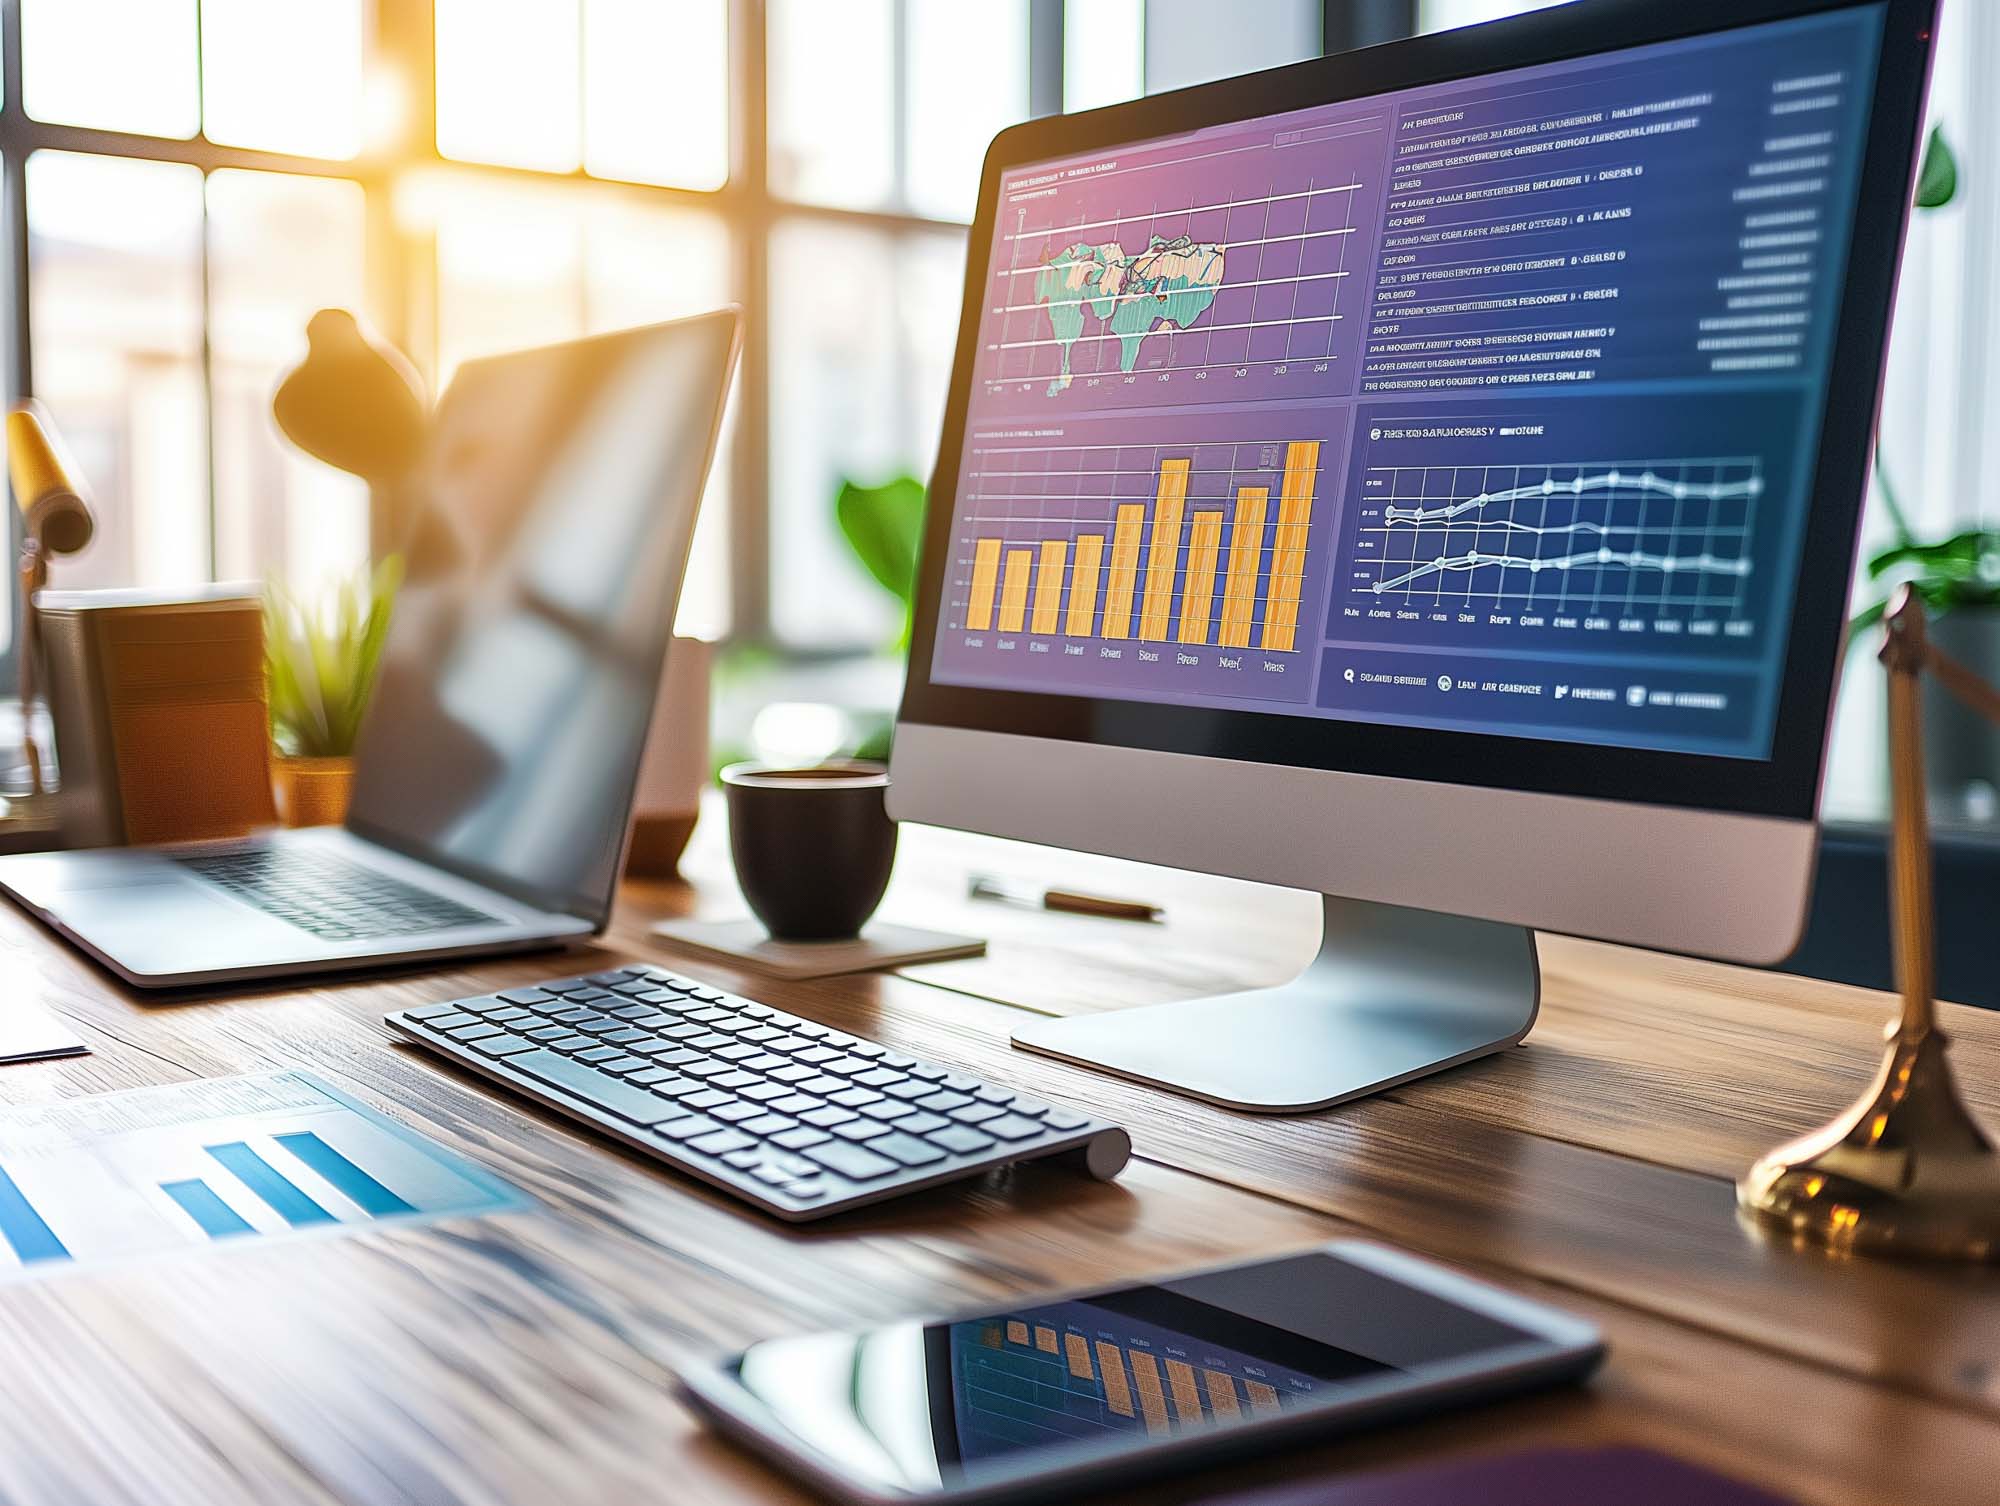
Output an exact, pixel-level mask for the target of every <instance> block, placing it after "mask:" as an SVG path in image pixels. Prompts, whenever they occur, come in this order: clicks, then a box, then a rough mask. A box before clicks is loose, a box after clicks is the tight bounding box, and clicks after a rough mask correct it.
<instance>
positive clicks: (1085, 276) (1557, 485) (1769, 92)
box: [930, 4, 1885, 760]
mask: <svg viewBox="0 0 2000 1506" xmlns="http://www.w3.org/2000/svg"><path fill="white" fill-rule="evenodd" d="M1884 9H1885V7H1884V6H1882V5H1879V4H1877V5H1856V6H1853V7H1850V8H1846V9H1840V10H1832V11H1826V12H1821V13H1816V14H1812V15H1806V16H1798V17H1793V18H1790V19H1786V20H1781V21H1775V22H1770V23H1767V24H1762V25H1756V26H1745V27H1741V28H1738V29H1735V30H1729V31H1721V32H1715V33H1711V34H1708V35H1702V36H1696V37H1687V38H1682V39H1679V40H1674V41H1668V42H1662V43H1656V44H1653V45H1648V46H1642V47H1630V48H1626V49H1624V50H1618V51H1601V52H1597V53H1595V54H1593V55H1590V56H1586V57H1574V58H1570V59H1568V60H1565V61H1561V62H1554V63H1547V64H1542V65H1539V66H1533V67H1524V68H1518V69H1514V70H1512V71H1507V72H1497V73H1488V74H1485V75H1483V76H1479V77H1474V78H1461V79H1458V80H1456V81H1453V82H1449V83H1441V84H1432V85H1426V86H1423V87H1417V88H1410V89H1405V90H1401V91H1398V92H1395V93H1388V94H1379V95H1375V96H1373V97H1365V98H1355V99H1347V100H1343V101H1341V102H1338V103H1329V104H1324V105H1318V106H1314V107H1312V108H1307V109H1299V110H1292V111H1289V112H1287V113H1284V114H1278V115H1269V116H1265V117H1263V118H1259V119H1244V120H1238V121H1236V122H1235V123H1232V124H1226V125H1218V126H1212V127H1209V128H1205V129H1202V130H1198V131H1193V132H1189V133H1186V134H1181V135H1176V136H1169V137H1156V138H1154V139H1150V140H1144V141H1138V142H1132V143H1127V144H1122V145H1118V146H1115V147H1107V148H1104V149H1101V150H1097V151H1092V152H1088V153H1083V154H1078V155H1071V156H1064V157H1059V158H1054V159H1051V160H1046V161H1039V162H1032V163H1019V164H1015V165H1010V166H1008V167H1006V168H1005V169H1004V170H1003V171H1002V172H1001V173H1000V175H999V177H998V202H997V204H994V205H989V206H987V218H986V219H985V220H983V221H982V223H988V222H990V224H991V226H992V235H991V246H990V259H989V260H988V263H987V265H986V268H985V281H984V284H983V286H982V290H981V291H982V302H981V308H980V313H979V318H978V324H977V329H976V346H975V347H974V349H973V350H972V352H971V365H970V379H969V383H968V384H967V388H966V406H965V409H964V422H963V429H962V443H961V445H960V448H959V451H958V455H957V472H956V489H955V492H954V493H953V494H952V512H951V516H950V523H949V539H948V544H947V547H946V548H945V549H944V550H943V552H942V555H943V564H944V577H943V579H942V581H941V583H939V585H938V590H937V609H936V618H935V626H934V630H933V635H932V649H931V660H930V679H931V681H932V682H933V683H934V684H938V685H946V686H962V687H971V688H976V689H981V690H999V691H1026V692H1036V693H1041V694H1044V695H1055V696H1067V697H1087V698H1091V699H1092V700H1094V701H1097V702H1100V703H1101V702H1104V701H1119V702H1151V703H1164V704H1166V705H1170V706H1180V707H1192V708H1204V709H1206V710H1209V711H1218V710H1219V711H1232V712H1252V713H1264V714H1267V715H1271V716H1283V717H1291V718H1321V719H1330V720H1335V721H1346V722H1367V723H1373V724H1378V725H1386V726H1402V727H1409V728H1424V729H1447V730H1454V731H1461V732H1469V733H1481V734H1488V735H1501V736H1509V737H1515V738H1539V739H1554V740H1560V741H1564V742H1572V743H1589V744H1604V745H1618V746H1624V747H1629V748H1635V749H1650V750H1659V751H1664V752H1672V753H1695V754H1706V755H1711V756H1721V757H1728V758H1735V759H1744V760H1754V759H1765V758H1768V757H1770V756H1771V752H1772V744H1773V738H1774V729H1775V728H1776V725H1777V720H1778V708H1779V702H1780V695H1781V691H1782V689H1783V685H1784V678H1785V666H1786V654H1787V646H1788V641H1789V633H1790V624H1791V615H1792V607H1793V601H1794V591H1795V586H1796V582H1797V579H1798V575H1799V569H1800V559H1801V552H1802V549H1803V548H1804V543H1805V537H1806V534H1807V531H1808V530H1809V529H1811V528H1813V526H1814V521H1815V520H1814V495H1813V482H1814V469H1815V462H1816V457H1817V456H1818V453H1819V444H1820V438H1821V428H1822V423H1823V419H1824V416H1825V413H1826V408H1827V396H1828V383H1829V373H1830V370H1831V366H1832V361H1833V350H1834V341H1835V331H1836V323H1837V320H1838V317H1839V315H1840V312H1841V306H1842V287H1843V281H1844V279H1845V277H1846V271H1847V268H1846V258H1847V251H1848V241H1849V236H1850V232H1851V228H1852V225H1853V222H1854V218H1855V213H1856V201H1857V188H1858V183H1859V179H1860V175H1861V166H1862V159H1863V153H1864V148H1865V147H1866V145H1867V142H1868V134H1869V107H1870V101H1871V97H1872V94H1873V90H1874V83H1875V77H1874V75H1875V67H1876V59H1877V56H1878V52H1879V50H1880V45H1881V37H1882V28H1883V24H1884ZM968 330H970V326H968ZM961 359H962V360H963V359H964V357H963V356H962V357H961ZM962 380H963V377H962ZM1842 526H1844V527H1845V526H1851V522H1850V521H1847V520H1843V523H1842ZM938 557H939V556H938V555H936V554H934V555H933V556H932V558H933V559H934V560H935V559H937V558H938Z"/></svg>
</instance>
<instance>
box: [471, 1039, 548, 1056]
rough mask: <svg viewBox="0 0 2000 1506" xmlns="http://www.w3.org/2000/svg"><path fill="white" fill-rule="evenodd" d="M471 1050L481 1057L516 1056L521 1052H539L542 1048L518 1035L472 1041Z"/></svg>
mask: <svg viewBox="0 0 2000 1506" xmlns="http://www.w3.org/2000/svg"><path fill="white" fill-rule="evenodd" d="M472 1049H473V1050H474V1051H477V1052H479V1053H480V1055H482V1056H516V1055H519V1054H520V1053H521V1052H523V1051H539V1050H541V1049H542V1048H541V1046H540V1045H539V1044H537V1043H536V1042H534V1041H530V1040H525V1039H523V1038H522V1037H521V1036H518V1035H489V1036H488V1037H486V1039H485V1040H483V1041H474V1042H473V1043H472Z"/></svg>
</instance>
